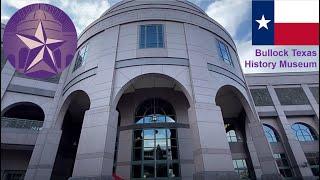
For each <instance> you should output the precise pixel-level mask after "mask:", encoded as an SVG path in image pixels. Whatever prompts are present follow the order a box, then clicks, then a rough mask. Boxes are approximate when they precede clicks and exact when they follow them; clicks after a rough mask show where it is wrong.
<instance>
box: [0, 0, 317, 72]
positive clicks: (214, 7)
mask: <svg viewBox="0 0 320 180" xmlns="http://www.w3.org/2000/svg"><path fill="white" fill-rule="evenodd" d="M119 1H120V0H1V22H2V23H6V22H7V21H8V20H9V18H10V17H11V16H12V14H14V13H15V12H16V11H17V10H18V9H20V8H22V7H24V6H26V5H28V4H33V3H49V4H52V5H55V6H57V7H59V8H60V9H62V10H63V11H65V12H66V13H67V14H68V15H69V16H70V17H71V19H72V20H73V22H74V23H75V26H76V29H77V32H78V34H80V32H81V31H82V30H83V29H84V28H85V27H86V26H88V25H89V24H90V23H91V22H93V21H94V20H95V19H97V18H98V17H99V16H100V15H101V14H102V13H103V12H105V11H106V10H107V9H108V8H109V7H110V6H112V5H114V4H115V3H117V2H119ZM189 1H191V2H193V3H194V4H196V5H198V6H199V7H201V8H202V9H203V10H204V11H205V12H206V13H207V14H208V15H209V16H210V17H211V18H213V19H215V20H216V21H218V22H219V23H220V24H221V25H223V26H224V27H225V28H226V29H227V30H228V32H229V33H230V34H231V35H232V37H233V39H234V40H235V42H236V45H237V49H238V53H239V56H240V59H241V60H242V62H243V60H244V59H252V55H253V52H252V49H253V48H252V45H251V0H189ZM250 50H251V51H250ZM317 69H318V68H317ZM244 71H245V72H251V71H249V70H246V69H244ZM259 71H260V70H259Z"/></svg>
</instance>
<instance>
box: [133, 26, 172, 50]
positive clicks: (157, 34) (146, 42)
mask: <svg viewBox="0 0 320 180" xmlns="http://www.w3.org/2000/svg"><path fill="white" fill-rule="evenodd" d="M147 26H156V33H155V34H156V39H157V42H156V47H147V46H148V45H147V44H148V35H147ZM159 26H161V27H162V47H160V46H159V44H161V43H160V41H159V33H158V31H159ZM142 27H144V43H143V46H142V43H141V33H142V32H141V31H142ZM165 39H166V38H165V24H157V23H150V24H140V25H138V49H158V48H165V47H166V43H165V42H166V41H165Z"/></svg>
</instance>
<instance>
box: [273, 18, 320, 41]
mask: <svg viewBox="0 0 320 180" xmlns="http://www.w3.org/2000/svg"><path fill="white" fill-rule="evenodd" d="M274 44H275V45H319V23H275V24H274Z"/></svg>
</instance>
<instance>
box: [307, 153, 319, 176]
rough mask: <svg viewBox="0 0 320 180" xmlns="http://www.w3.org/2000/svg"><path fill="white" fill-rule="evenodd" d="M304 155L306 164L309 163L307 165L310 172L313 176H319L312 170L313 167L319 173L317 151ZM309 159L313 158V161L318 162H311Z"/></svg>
mask: <svg viewBox="0 0 320 180" xmlns="http://www.w3.org/2000/svg"><path fill="white" fill-rule="evenodd" d="M305 156H306V159H307V161H308V164H309V167H310V169H311V171H312V174H313V175H314V176H319V175H316V174H315V172H314V169H317V170H318V173H319V154H318V152H314V153H311V152H310V153H305ZM310 160H313V161H314V162H317V161H318V164H311V163H310Z"/></svg>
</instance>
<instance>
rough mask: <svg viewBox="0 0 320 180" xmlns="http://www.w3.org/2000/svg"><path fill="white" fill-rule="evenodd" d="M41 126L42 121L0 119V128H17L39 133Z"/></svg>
mask: <svg viewBox="0 0 320 180" xmlns="http://www.w3.org/2000/svg"><path fill="white" fill-rule="evenodd" d="M42 125H43V121H37V120H30V119H19V118H8V117H1V128H19V129H31V130H34V131H39V130H40V129H41V127H42Z"/></svg>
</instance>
